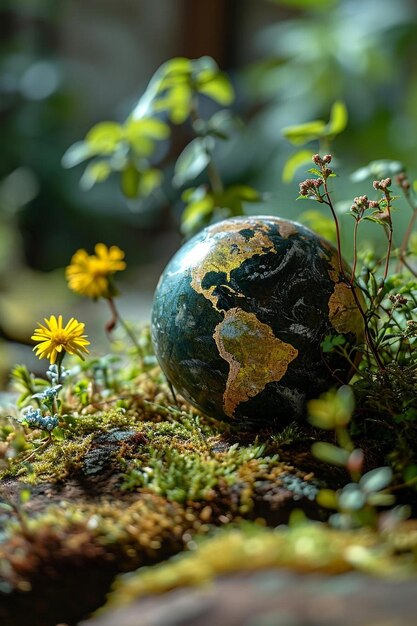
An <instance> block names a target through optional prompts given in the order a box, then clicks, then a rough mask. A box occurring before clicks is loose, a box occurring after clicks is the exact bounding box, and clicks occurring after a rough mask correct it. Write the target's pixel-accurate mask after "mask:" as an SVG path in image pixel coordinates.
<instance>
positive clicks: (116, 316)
mask: <svg viewBox="0 0 417 626" xmlns="http://www.w3.org/2000/svg"><path fill="white" fill-rule="evenodd" d="M107 302H108V303H109V307H110V311H111V313H112V319H111V320H110V321H109V322H108V323H107V324H106V330H107V332H109V333H110V332H111V331H112V330H113V329H114V328H115V326H116V324H120V326H121V327H122V328H123V330H124V331H125V333H126V335H127V336H128V337H129V339H130V340H131V342H132V343H133V345H134V346H135V348H136V350H137V351H138V354H139V355H140V356H141V357H143V350H142V347H141V346H140V344H139V342H138V340H137V337H136V335H135V334H134V333H133V332H132V331H131V329H130V328H129V325H128V324H127V323H126V322H125V320H124V319H123V318H122V317H121V315H120V313H119V311H118V309H117V307H116V303H115V301H114V299H113V298H112V297H109V298H107Z"/></svg>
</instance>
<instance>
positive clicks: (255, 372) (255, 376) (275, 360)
mask: <svg viewBox="0 0 417 626" xmlns="http://www.w3.org/2000/svg"><path fill="white" fill-rule="evenodd" d="M213 338H214V341H215V342H216V346H217V349H218V351H219V354H220V356H221V357H222V358H223V359H224V360H225V361H227V362H228V363H229V366H230V369H229V375H228V378H227V382H226V389H225V392H224V394H223V409H224V412H225V413H226V415H227V416H229V417H233V416H234V412H235V410H236V408H237V406H238V405H239V404H240V403H241V402H246V401H247V400H249V398H252V397H254V396H256V395H258V394H259V393H260V392H261V391H263V389H264V388H265V386H266V385H267V384H268V383H271V382H274V381H279V380H281V378H282V377H283V376H284V374H285V373H286V371H287V368H288V365H289V364H290V363H291V361H293V360H294V359H295V358H297V355H298V350H297V349H296V348H294V346H292V345H291V344H289V343H285V342H284V341H281V340H280V339H278V338H277V337H275V335H274V334H273V332H272V329H271V328H270V327H269V326H268V325H267V324H263V323H262V322H260V321H259V320H258V318H257V317H256V315H254V314H253V313H247V312H246V311H242V309H238V308H234V309H230V310H229V311H226V313H225V316H224V319H223V320H222V321H221V322H219V324H217V326H216V328H215V331H214V334H213Z"/></svg>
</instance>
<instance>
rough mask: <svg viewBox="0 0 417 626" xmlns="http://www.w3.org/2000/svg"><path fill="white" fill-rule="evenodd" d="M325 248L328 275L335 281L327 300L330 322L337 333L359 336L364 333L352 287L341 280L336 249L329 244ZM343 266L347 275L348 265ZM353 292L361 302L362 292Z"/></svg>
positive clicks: (348, 271)
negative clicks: (328, 267) (327, 259)
mask: <svg viewBox="0 0 417 626" xmlns="http://www.w3.org/2000/svg"><path fill="white" fill-rule="evenodd" d="M326 248H327V250H328V251H329V252H330V254H331V257H330V259H329V262H330V269H329V276H330V278H331V280H332V281H333V282H334V283H335V285H334V288H333V293H332V294H331V296H330V298H329V302H328V307H329V320H330V323H331V325H332V326H333V328H334V329H335V330H336V331H337V332H338V333H342V334H343V333H354V334H355V336H356V337H358V338H360V337H362V336H363V333H364V326H363V319H362V316H361V314H360V311H359V309H358V307H357V305H356V302H355V298H354V296H353V293H352V289H351V288H350V287H349V286H348V285H346V283H344V282H341V277H340V272H339V258H338V255H337V252H336V250H335V249H334V248H333V247H330V245H327V246H326ZM343 268H344V270H345V273H346V274H347V275H348V276H349V275H350V270H349V268H348V266H347V265H346V264H344V265H343ZM355 293H356V294H357V296H358V299H359V301H360V302H362V303H363V298H362V294H361V293H358V291H357V290H356V291H355Z"/></svg>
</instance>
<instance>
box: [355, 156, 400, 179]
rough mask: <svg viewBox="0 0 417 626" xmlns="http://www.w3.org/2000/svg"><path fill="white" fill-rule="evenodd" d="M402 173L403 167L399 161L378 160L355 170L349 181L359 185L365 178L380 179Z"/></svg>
mask: <svg viewBox="0 0 417 626" xmlns="http://www.w3.org/2000/svg"><path fill="white" fill-rule="evenodd" d="M404 171H405V167H404V165H403V164H402V163H401V162H400V161H390V160H388V159H379V160H377V161H371V162H370V163H368V165H365V166H364V167H360V168H359V169H358V170H355V171H354V172H353V174H351V175H350V179H351V180H352V181H353V182H354V183H360V182H362V181H363V180H366V179H367V178H374V179H381V178H386V177H387V176H394V175H395V174H399V173H400V172H404Z"/></svg>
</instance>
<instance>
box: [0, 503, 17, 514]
mask: <svg viewBox="0 0 417 626" xmlns="http://www.w3.org/2000/svg"><path fill="white" fill-rule="evenodd" d="M13 510H14V509H13V507H12V505H11V504H7V502H0V511H6V513H10V512H11V511H13Z"/></svg>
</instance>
